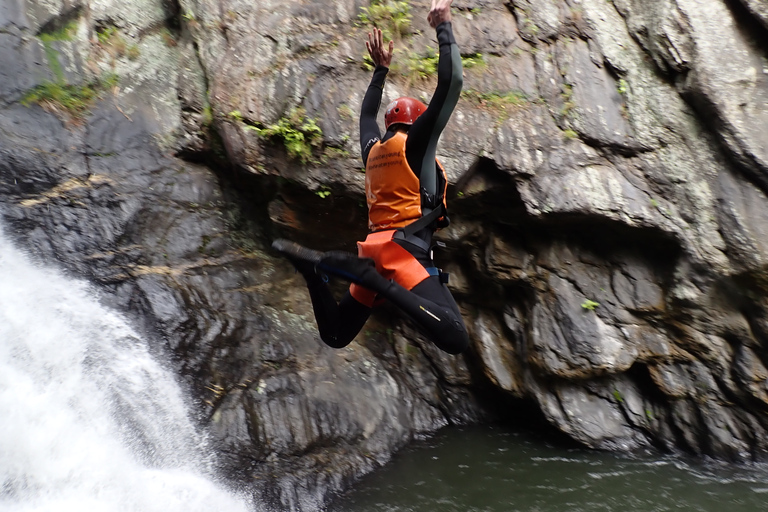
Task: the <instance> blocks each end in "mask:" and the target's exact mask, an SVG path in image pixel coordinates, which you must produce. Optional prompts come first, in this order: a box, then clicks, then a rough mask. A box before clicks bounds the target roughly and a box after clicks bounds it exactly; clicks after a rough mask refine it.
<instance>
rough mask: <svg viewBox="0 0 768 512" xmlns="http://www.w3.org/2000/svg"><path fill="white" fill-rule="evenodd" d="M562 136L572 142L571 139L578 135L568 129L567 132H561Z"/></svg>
mask: <svg viewBox="0 0 768 512" xmlns="http://www.w3.org/2000/svg"><path fill="white" fill-rule="evenodd" d="M563 136H564V137H565V138H566V139H570V140H573V139H576V138H578V136H579V134H578V133H577V132H576V131H575V130H571V129H570V128H569V129H567V130H565V131H564V132H563Z"/></svg>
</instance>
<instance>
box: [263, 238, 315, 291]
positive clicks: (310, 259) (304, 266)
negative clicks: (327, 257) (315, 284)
mask: <svg viewBox="0 0 768 512" xmlns="http://www.w3.org/2000/svg"><path fill="white" fill-rule="evenodd" d="M272 248H273V249H274V250H276V251H277V252H279V253H280V254H282V255H283V256H284V257H285V259H287V260H288V261H290V262H291V264H292V265H293V266H294V267H295V268H296V271H297V272H299V273H300V274H301V275H302V276H304V279H306V280H307V282H310V281H314V280H315V279H316V278H317V277H318V275H317V264H318V263H319V262H320V259H321V257H322V256H323V253H321V252H319V251H313V250H312V249H307V248H306V247H302V246H301V245H299V244H297V243H294V242H291V241H290V240H285V239H282V238H280V239H277V240H275V241H274V242H272Z"/></svg>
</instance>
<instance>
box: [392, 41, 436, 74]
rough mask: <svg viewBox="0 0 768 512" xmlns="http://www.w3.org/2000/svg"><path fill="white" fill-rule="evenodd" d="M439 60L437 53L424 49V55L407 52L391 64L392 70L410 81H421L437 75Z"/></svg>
mask: <svg viewBox="0 0 768 512" xmlns="http://www.w3.org/2000/svg"><path fill="white" fill-rule="evenodd" d="M439 58H440V56H439V55H438V54H437V51H436V50H435V49H434V48H431V47H430V48H427V49H426V55H419V54H418V53H416V52H408V54H407V55H406V56H405V57H400V59H398V60H396V61H394V62H393V63H392V70H393V71H394V72H395V73H398V74H400V75H402V76H404V77H406V78H409V79H411V80H423V79H425V78H429V77H430V76H433V75H434V74H436V73H437V61H438V59H439Z"/></svg>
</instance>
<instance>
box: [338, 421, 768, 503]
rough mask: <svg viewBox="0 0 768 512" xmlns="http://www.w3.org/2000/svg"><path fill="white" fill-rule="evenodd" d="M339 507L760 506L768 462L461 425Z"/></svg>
mask: <svg viewBox="0 0 768 512" xmlns="http://www.w3.org/2000/svg"><path fill="white" fill-rule="evenodd" d="M330 510H331V511H333V512H367V511H386V512H406V511H409V512H410V511H414V512H415V511H419V512H422V511H444V512H454V511H455V512H459V511H460V512H480V511H482V512H497V511H498V512H502V511H503V512H515V511H520V512H523V511H524V512H549V511H552V512H554V511H557V512H599V511H606V512H608V511H610V512H662V511H679V510H686V511H704V512H742V511H743V512H757V511H762V510H768V466H767V465H763V464H755V465H749V466H734V465H728V464H721V463H716V462H712V461H709V462H707V461H695V460H694V461H689V460H685V459H683V458H680V457H672V456H663V455H648V456H622V455H616V454H610V453H601V452H592V451H588V450H582V449H567V448H563V447H558V446H552V445H550V444H547V443H545V442H543V441H542V440H539V439H536V438H535V437H534V436H532V435H531V434H525V433H520V432H512V431H509V430H505V429H501V428H490V427H486V428H453V429H447V430H445V431H443V432H442V433H440V434H438V435H437V436H436V437H434V438H432V439H430V440H427V441H424V442H420V443H417V444H415V445H414V446H413V447H411V448H408V449H406V450H404V451H403V452H402V453H400V454H398V455H397V456H396V457H395V458H394V460H393V461H392V462H391V463H390V464H389V465H388V466H387V467H385V468H384V469H382V470H380V471H379V472H377V473H374V474H373V475H369V476H368V477H367V478H365V479H364V480H363V481H362V482H361V483H360V484H359V485H358V486H357V487H356V488H355V489H354V490H353V491H352V492H350V493H349V494H347V495H346V496H344V497H342V498H341V499H340V500H339V501H338V502H337V503H335V504H334V505H333V506H332V507H331V509H330Z"/></svg>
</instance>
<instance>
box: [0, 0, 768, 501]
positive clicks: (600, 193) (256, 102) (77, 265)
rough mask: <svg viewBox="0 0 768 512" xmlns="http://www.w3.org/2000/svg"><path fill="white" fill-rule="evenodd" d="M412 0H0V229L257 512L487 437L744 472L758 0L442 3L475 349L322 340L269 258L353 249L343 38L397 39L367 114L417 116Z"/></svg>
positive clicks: (752, 342)
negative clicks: (404, 100) (560, 441)
mask: <svg viewBox="0 0 768 512" xmlns="http://www.w3.org/2000/svg"><path fill="white" fill-rule="evenodd" d="M428 5H429V3H428V2H425V1H414V2H388V3H382V4H379V3H374V5H370V4H369V2H368V1H364V0H339V1H335V2H331V1H325V0H317V1H312V2H307V1H301V0H290V1H281V2H277V1H272V0H260V1H258V2H246V1H242V0H218V1H213V0H181V1H180V2H176V1H174V0H130V1H129V2H116V1H113V0H46V1H32V0H3V1H2V3H1V4H0V194H1V195H2V198H3V202H2V205H1V206H0V211H1V212H2V216H3V219H4V224H5V225H6V226H7V227H6V230H7V231H9V232H11V233H12V234H13V235H14V236H15V237H16V238H17V240H19V242H20V243H21V244H22V245H23V246H25V247H27V248H28V250H29V251H30V252H31V253H32V254H34V255H35V256H36V257H38V258H40V259H41V260H44V261H57V262H59V263H60V264H61V265H63V266H64V267H65V268H67V269H68V270H69V271H71V272H72V273H73V274H76V275H79V276H85V277H87V278H88V279H90V280H92V281H93V282H95V283H98V284H99V285H101V289H102V290H103V293H104V295H103V299H104V300H105V301H107V302H109V303H111V304H113V305H115V306H117V307H120V308H122V309H124V310H125V311H128V312H130V313H131V314H133V315H134V317H135V319H136V322H137V323H138V324H140V325H141V326H143V328H144V329H146V330H147V331H148V332H150V333H153V335H154V337H155V339H157V340H158V346H157V347H156V348H157V350H158V352H162V353H163V354H165V355H167V356H169V357H170V358H171V361H172V362H173V364H174V366H175V368H176V369H177V370H178V372H179V374H180V375H181V376H182V378H183V380H184V381H185V382H186V383H187V384H188V385H189V389H190V391H191V392H192V394H193V396H195V397H196V400H197V403H198V410H199V414H200V420H201V422H202V423H203V424H204V425H205V426H206V428H208V430H209V431H210V433H211V437H212V439H213V440H214V441H215V442H216V443H217V446H218V447H219V450H220V453H221V465H222V469H223V470H225V471H226V472H227V473H228V474H229V475H230V477H231V478H232V480H233V481H235V482H238V483H239V484H241V485H245V486H247V488H248V489H249V490H250V491H251V492H252V494H253V496H254V500H255V502H257V503H260V504H262V505H266V506H268V507H273V508H275V509H279V510H289V509H290V510H315V509H317V508H320V507H321V506H322V505H323V504H324V503H327V501H328V500H329V499H331V498H332V497H333V495H334V494H335V493H337V492H339V491H342V490H343V489H345V488H347V487H348V486H349V485H351V484H352V483H353V482H354V480H355V479H356V478H358V477H359V476H360V475H362V474H364V473H366V472H368V471H371V470H373V469H374V468H376V467H378V466H380V465H381V464H383V463H385V462H386V461H387V460H388V458H389V457H390V455H391V454H392V453H393V452H394V451H395V450H397V449H398V448H400V447H402V446H403V445H404V444H406V443H407V442H409V441H410V440H411V439H413V438H414V437H417V436H420V435H425V434H428V433H430V432H433V431H435V430H436V429H438V428H440V427H442V426H445V425H448V424H454V423H467V422H478V421H488V420H492V419H498V418H503V419H505V420H507V421H509V418H513V417H517V418H518V419H521V420H522V421H525V422H534V421H536V422H539V421H541V422H544V423H546V424H547V425H549V426H550V427H552V429H553V431H559V432H562V433H564V434H565V435H567V436H568V437H570V438H571V439H573V440H575V441H577V442H579V443H581V444H583V445H585V446H588V447H593V448H597V449H611V450H633V449H638V448H643V447H655V448H658V449H662V450H684V451H687V452H691V453H694V454H700V455H709V456H713V457H717V458H722V459H726V460H750V459H756V458H763V457H764V456H765V455H766V453H768V420H767V419H766V418H768V416H766V412H768V381H767V379H768V369H766V364H768V352H767V351H766V344H768V199H767V198H766V191H768V139H767V138H766V136H765V134H766V133H768V43H766V41H768V14H767V13H768V4H766V2H765V0H711V1H708V2H697V1H695V0H612V1H608V2H606V1H605V0H580V1H579V0H539V1H537V2H532V1H529V0H507V1H500V0H456V1H455V2H454V27H455V33H456V36H457V39H458V43H459V46H460V47H461V49H462V53H463V56H464V61H465V62H464V64H465V92H464V94H463V97H462V100H461V101H460V103H459V106H458V108H457V110H456V112H455V114H454V116H453V118H452V120H451V122H450V123H449V126H448V129H447V131H446V133H445V134H444V136H443V138H442V139H441V144H440V146H439V149H438V152H439V156H440V158H441V160H442V161H443V162H444V164H445V165H446V167H447V169H448V173H449V178H450V184H449V194H450V198H449V207H450V208H451V217H452V220H453V223H452V225H451V226H450V227H449V228H448V229H446V230H443V231H441V232H440V233H439V238H440V239H441V240H442V241H444V242H445V243H446V246H447V248H446V250H444V251H441V252H440V254H438V256H437V259H438V261H439V262H440V263H442V265H443V266H444V267H445V269H446V270H448V271H450V272H451V274H452V284H451V286H452V289H453V290H454V293H455V295H456V297H457V299H458V301H459V303H460V306H461V308H462V312H463V314H464V317H465V320H466V322H467V325H468V327H469V329H470V331H471V337H472V347H471V349H470V350H469V351H468V353H467V354H465V355H464V356H462V357H451V356H447V355H444V354H442V353H440V352H439V351H437V350H436V349H435V348H434V347H433V346H432V345H431V344H430V343H428V342H425V341H424V339H423V338H422V337H421V336H420V335H419V334H418V333H417V332H416V331H414V329H413V327H412V326H411V325H410V324H409V323H408V322H407V321H405V320H403V319H402V318H401V316H400V315H399V314H398V313H397V312H396V311H394V310H391V309H388V308H383V309H381V310H380V311H379V312H378V313H377V314H376V315H375V316H374V317H373V318H372V320H371V321H370V322H369V324H368V325H367V326H366V329H365V330H364V331H363V332H362V333H361V334H360V335H359V336H358V338H357V340H356V341H355V342H354V343H353V344H351V345H350V346H349V347H347V348H346V349H343V350H332V349H329V348H327V347H325V346H323V345H322V343H321V342H320V341H319V338H318V336H317V334H316V330H315V325H314V320H313V316H312V312H311V307H310V303H309V299H308V296H307V294H306V291H305V289H304V286H303V282H302V280H301V278H300V277H299V276H297V275H296V274H295V273H294V272H293V271H292V269H291V267H290V265H289V264H288V263H287V262H285V261H283V260H280V259H279V258H277V257H276V256H275V255H274V254H273V253H271V252H270V250H269V249H268V248H269V244H270V241H271V240H272V239H273V238H276V237H278V236H284V237H289V238H293V239H296V240H298V241H300V242H303V243H306V244H309V245H312V246H314V247H316V248H319V249H345V250H354V242H355V240H357V239H360V238H362V237H363V236H364V235H365V230H366V212H365V208H364V197H363V181H364V172H363V169H362V166H361V163H360V159H359V147H358V143H357V112H358V109H359V106H360V101H361V99H362V94H363V92H364V91H365V87H366V86H367V82H368V80H369V77H370V71H368V70H367V69H366V67H367V63H366V60H365V58H364V55H363V54H364V52H365V48H364V45H363V41H364V38H365V32H366V26H365V25H366V22H372V21H373V22H376V23H378V24H379V25H381V26H382V27H383V28H384V29H385V31H386V33H387V34H388V35H389V36H390V37H393V38H395V40H396V44H397V50H396V55H395V62H396V65H393V68H392V72H391V73H390V78H389V81H388V85H387V89H386V90H385V101H387V100H389V99H392V98H395V97H397V96H400V95H405V94H407V95H411V96H416V97H422V98H425V99H428V97H429V94H430V93H431V91H432V90H433V88H434V82H433V80H434V77H433V70H434V63H435V53H434V52H432V53H430V51H429V50H428V48H430V47H432V48H434V46H435V44H434V41H433V34H432V33H431V30H430V29H429V27H428V26H427V24H426V21H425V20H424V17H425V14H426V12H427V8H428ZM341 290H343V285H342V284H339V291H341ZM161 341H162V343H161Z"/></svg>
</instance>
